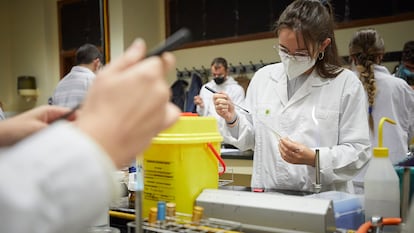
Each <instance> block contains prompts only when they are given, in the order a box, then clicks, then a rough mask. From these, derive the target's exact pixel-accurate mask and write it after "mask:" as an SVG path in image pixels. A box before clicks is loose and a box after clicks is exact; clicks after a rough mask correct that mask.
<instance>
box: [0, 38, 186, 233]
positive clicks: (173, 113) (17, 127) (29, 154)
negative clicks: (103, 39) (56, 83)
mask: <svg viewBox="0 0 414 233" xmlns="http://www.w3.org/2000/svg"><path fill="white" fill-rule="evenodd" d="M145 52H146V47H145V44H144V43H143V41H142V40H137V41H136V42H134V44H133V45H132V46H131V47H130V48H129V49H128V50H127V51H126V52H125V53H124V54H123V55H122V56H121V57H120V58H119V59H117V60H114V61H113V62H111V63H110V64H109V65H108V66H107V67H105V68H104V69H103V70H102V72H100V73H99V74H98V76H97V78H96V80H95V84H94V85H93V86H91V89H90V91H89V92H88V94H87V96H86V98H85V101H84V102H83V104H82V108H81V110H80V111H78V112H77V113H76V114H73V115H72V116H70V119H71V120H73V122H71V123H70V122H67V121H58V122H56V123H53V124H52V125H50V126H48V125H49V124H51V123H52V122H54V121H55V120H56V119H57V118H59V117H60V116H62V114H63V113H67V112H68V111H69V109H67V108H63V107H58V106H43V107H39V108H36V109H33V110H31V111H29V112H26V113H23V114H21V115H18V116H16V117H13V118H9V119H7V120H4V121H1V122H0V144H1V146H2V147H1V149H3V150H1V151H0V215H1V218H0V232H36V233H49V232H54V233H57V232H72V233H75V232H84V231H85V227H87V226H90V225H91V223H92V222H93V221H95V220H96V218H97V217H99V216H100V215H101V214H102V213H104V212H105V211H107V210H108V209H107V208H108V206H109V204H110V201H111V198H114V197H115V196H116V193H115V188H116V187H118V184H117V181H116V180H114V179H113V177H112V174H113V171H116V169H117V168H118V169H119V168H122V167H125V166H126V165H129V164H130V163H131V162H132V161H133V160H134V159H135V158H136V155H137V154H141V152H143V150H144V149H145V148H147V146H148V145H149V144H150V143H151V139H152V137H154V136H155V135H157V134H158V133H159V132H160V131H161V130H164V129H166V128H167V127H169V126H171V125H172V124H173V123H174V122H175V121H176V120H177V119H178V117H179V110H178V108H177V107H175V106H174V105H173V104H172V103H170V101H169V95H170V93H169V92H170V90H169V86H168V84H167V83H166V81H165V77H166V72H167V71H168V70H171V69H172V68H173V66H174V57H173V56H172V55H171V54H169V53H166V54H163V56H162V57H150V58H148V59H145V60H142V59H144V57H145ZM125 93H130V94H128V95H125ZM136 103H142V104H140V107H139V108H137V107H136ZM154 113H155V114H154ZM21 130H24V132H22V131H21ZM9 134H17V135H14V136H13V138H14V139H13V140H9V141H4V138H7V135H9ZM5 135H6V136H5Z"/></svg>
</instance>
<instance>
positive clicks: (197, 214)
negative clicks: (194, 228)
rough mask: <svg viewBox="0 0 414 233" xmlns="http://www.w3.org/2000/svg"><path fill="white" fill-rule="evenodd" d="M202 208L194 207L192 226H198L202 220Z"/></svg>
mask: <svg viewBox="0 0 414 233" xmlns="http://www.w3.org/2000/svg"><path fill="white" fill-rule="evenodd" d="M203 212H204V208H203V207H201V206H194V208H193V217H192V219H191V221H192V223H193V224H194V225H199V224H200V221H201V219H202V218H203Z"/></svg>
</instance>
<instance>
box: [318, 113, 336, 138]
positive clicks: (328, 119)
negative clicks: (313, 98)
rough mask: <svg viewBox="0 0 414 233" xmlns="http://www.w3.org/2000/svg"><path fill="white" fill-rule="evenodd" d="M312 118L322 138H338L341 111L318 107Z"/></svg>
mask: <svg viewBox="0 0 414 233" xmlns="http://www.w3.org/2000/svg"><path fill="white" fill-rule="evenodd" d="M312 118H313V119H312V120H313V121H314V123H315V125H316V126H317V131H318V132H319V133H320V137H321V138H336V139H337V138H338V132H339V112H338V111H334V110H329V109H323V108H317V109H316V111H315V114H314V116H312Z"/></svg>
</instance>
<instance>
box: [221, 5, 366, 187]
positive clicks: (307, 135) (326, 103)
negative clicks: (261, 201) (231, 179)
mask: <svg viewBox="0 0 414 233" xmlns="http://www.w3.org/2000/svg"><path fill="white" fill-rule="evenodd" d="M331 12H332V11H331V8H330V6H329V5H328V3H327V1H325V5H322V4H321V3H320V1H306V0H298V1H294V2H293V3H292V4H290V5H289V6H288V7H287V8H286V9H285V11H284V12H283V13H282V14H281V16H280V18H279V20H278V21H277V22H276V33H277V35H278V37H279V44H278V50H279V55H280V57H281V60H282V63H278V64H273V65H268V66H266V67H263V68H262V69H260V70H259V71H257V72H256V74H255V75H254V77H253V79H252V81H251V82H250V85H249V87H248V90H247V95H246V100H245V107H246V108H247V109H249V110H250V114H243V113H241V112H237V111H235V108H234V106H233V105H232V104H231V100H230V99H229V98H228V96H227V95H226V94H224V93H220V94H215V95H214V103H215V106H216V111H217V113H218V114H219V115H220V116H222V117H223V118H224V119H225V120H226V122H227V124H228V127H227V131H226V133H225V134H224V136H225V138H226V140H228V141H230V142H231V143H232V144H234V145H236V146H237V147H239V148H241V149H243V150H245V149H254V161H253V174H252V180H251V186H252V187H254V188H265V189H289V190H305V191H313V190H315V189H314V183H315V176H316V173H315V150H316V149H319V154H320V168H321V169H320V171H321V185H322V190H340V191H347V192H353V186H352V182H351V180H352V178H353V177H354V176H355V175H356V174H357V173H358V171H359V170H360V169H361V168H362V167H363V166H364V165H365V164H366V163H367V161H368V160H369V155H370V154H369V149H370V142H369V129H368V123H367V122H368V120H367V104H366V98H365V94H364V89H363V87H362V84H361V82H360V81H359V80H358V78H357V77H356V76H355V74H353V73H352V72H351V71H349V70H346V69H343V68H341V67H340V62H339V58H338V54H337V48H336V43H335V38H334V31H333V29H334V23H333V19H332V14H331Z"/></svg>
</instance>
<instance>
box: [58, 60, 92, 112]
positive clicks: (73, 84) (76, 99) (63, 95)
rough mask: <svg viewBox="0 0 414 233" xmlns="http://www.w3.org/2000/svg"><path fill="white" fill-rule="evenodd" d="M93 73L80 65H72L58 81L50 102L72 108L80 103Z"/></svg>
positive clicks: (90, 82)
mask: <svg viewBox="0 0 414 233" xmlns="http://www.w3.org/2000/svg"><path fill="white" fill-rule="evenodd" d="M94 79H95V73H93V72H92V71H91V70H90V69H88V68H86V67H82V66H74V67H72V69H71V71H70V72H69V73H68V74H67V75H66V76H65V77H64V78H63V79H62V80H60V82H59V83H58V85H57V86H56V89H55V91H54V93H53V96H52V104H53V105H59V106H64V107H69V108H73V107H75V106H77V105H78V104H80V103H82V100H83V99H84V97H85V95H86V92H87V91H88V89H89V87H90V85H91V84H92V81H93V80H94Z"/></svg>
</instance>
